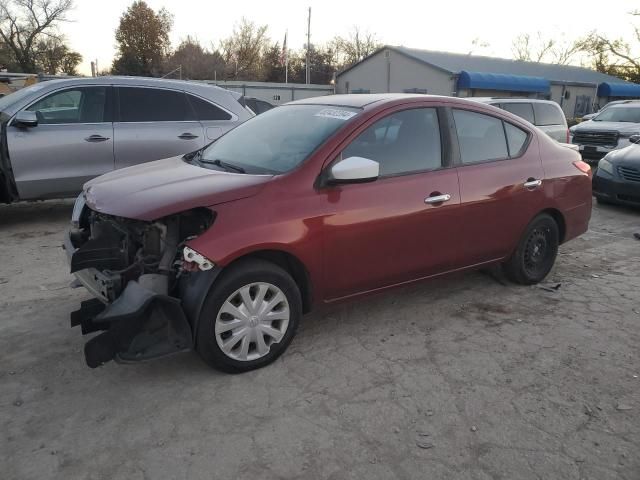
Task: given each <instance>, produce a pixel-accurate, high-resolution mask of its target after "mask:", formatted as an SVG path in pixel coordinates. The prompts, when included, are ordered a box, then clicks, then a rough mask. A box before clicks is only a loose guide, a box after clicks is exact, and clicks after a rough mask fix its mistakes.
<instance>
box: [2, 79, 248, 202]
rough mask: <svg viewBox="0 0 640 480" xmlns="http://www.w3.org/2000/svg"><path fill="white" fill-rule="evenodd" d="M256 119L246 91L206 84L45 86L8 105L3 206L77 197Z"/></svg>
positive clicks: (81, 82) (77, 82)
mask: <svg viewBox="0 0 640 480" xmlns="http://www.w3.org/2000/svg"><path fill="white" fill-rule="evenodd" d="M252 116H253V114H252V113H251V112H250V111H249V110H248V109H246V108H245V107H244V101H243V98H242V96H241V95H240V94H239V93H236V92H231V91H229V90H224V89H222V88H218V87H214V86H211V85H206V84H202V83H195V82H181V81H177V80H162V79H151V78H133V77H98V78H84V79H83V78H75V79H63V80H52V81H48V82H42V83H38V84H36V85H33V86H31V87H27V88H24V89H22V90H19V91H17V92H15V93H12V94H10V95H7V96H6V97H4V98H2V99H0V125H1V130H0V131H1V148H0V201H4V202H13V201H18V200H36V199H46V198H63V197H73V196H76V195H77V194H78V192H80V191H81V190H82V185H83V184H84V183H85V182H87V181H88V180H90V179H92V178H94V177H97V176H98V175H102V174H103V173H107V172H110V171H112V170H115V169H118V168H123V167H128V166H130V165H135V164H138V163H143V162H149V161H151V160H158V159H161V158H167V157H172V156H176V155H181V154H185V153H188V152H193V151H195V150H198V149H200V148H202V147H204V146H205V145H207V144H208V143H210V142H211V141H213V140H215V139H216V138H218V137H219V136H220V135H222V134H223V133H225V132H227V131H228V130H230V129H232V128H233V127H235V126H236V125H238V124H240V123H242V122H244V121H245V120H248V119H249V118H251V117H252Z"/></svg>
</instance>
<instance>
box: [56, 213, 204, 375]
mask: <svg viewBox="0 0 640 480" xmlns="http://www.w3.org/2000/svg"><path fill="white" fill-rule="evenodd" d="M214 217H215V214H214V212H212V211H211V210H209V209H207V208H196V209H193V210H189V211H187V212H182V213H179V214H175V215H170V216H168V217H165V218H162V219H159V220H156V221H152V222H145V221H140V220H132V219H127V218H123V217H116V216H112V215H107V214H103V213H100V212H96V211H94V210H91V209H90V208H88V207H87V206H86V205H85V204H84V202H83V201H79V203H78V202H77V203H76V208H75V209H74V217H73V219H72V228H71V230H70V231H69V235H68V238H67V241H66V242H65V249H66V250H67V254H68V256H69V261H70V266H71V273H75V274H76V277H77V278H78V280H79V281H80V282H81V283H82V284H83V285H84V286H85V287H86V288H87V289H88V290H89V291H90V292H91V293H93V295H94V296H95V297H96V298H95V299H92V300H88V301H85V302H82V305H81V308H80V310H77V311H75V312H73V313H72V314H71V325H72V326H78V325H79V326H81V328H82V333H83V334H88V333H92V332H96V331H102V332H103V333H101V334H100V335H97V336H95V337H93V338H91V339H90V340H89V341H88V342H87V344H86V345H85V357H86V360H87V364H88V365H89V366H90V367H97V366H99V365H102V364H103V363H105V362H107V361H109V360H111V359H116V360H118V361H121V362H133V361H140V360H146V359H150V358H155V357H158V356H162V355H166V354H169V353H173V352H176V351H181V350H186V349H189V348H191V346H192V325H191V323H192V320H190V319H188V318H187V314H186V313H185V311H184V309H183V305H182V298H181V297H182V295H181V293H180V284H181V281H182V283H183V285H184V281H185V278H186V277H189V276H191V275H192V274H196V273H201V272H207V271H211V270H212V269H213V268H214V264H213V263H212V262H211V261H209V260H208V259H206V258H205V257H203V256H202V255H200V254H199V253H197V252H195V251H194V250H192V249H190V248H189V247H187V246H186V245H185V244H186V242H188V241H189V240H191V239H193V238H195V237H197V236H198V235H200V234H201V233H202V232H204V231H206V230H207V229H208V228H209V227H210V226H211V224H212V223H213V221H214Z"/></svg>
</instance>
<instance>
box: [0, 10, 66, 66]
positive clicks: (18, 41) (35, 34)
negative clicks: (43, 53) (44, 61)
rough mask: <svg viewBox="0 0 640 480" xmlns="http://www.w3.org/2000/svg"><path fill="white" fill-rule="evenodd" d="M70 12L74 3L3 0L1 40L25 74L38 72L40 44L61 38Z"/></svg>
mask: <svg viewBox="0 0 640 480" xmlns="http://www.w3.org/2000/svg"><path fill="white" fill-rule="evenodd" d="M71 8H73V0H0V38H1V39H2V41H3V43H4V44H5V45H6V46H7V47H8V48H9V50H10V51H11V53H12V55H13V56H14V57H15V61H16V64H17V65H18V66H19V68H20V69H21V70H22V71H23V72H27V73H34V72H35V71H36V69H37V52H36V46H37V44H38V41H40V40H42V39H44V38H46V37H58V34H57V31H56V27H57V24H58V23H59V22H63V21H66V20H67V18H66V14H67V13H68V12H69V10H70V9H71Z"/></svg>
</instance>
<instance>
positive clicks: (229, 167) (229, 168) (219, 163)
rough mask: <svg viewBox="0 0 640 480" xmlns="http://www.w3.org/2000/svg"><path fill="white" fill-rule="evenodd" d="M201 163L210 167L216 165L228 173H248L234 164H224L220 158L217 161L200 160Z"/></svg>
mask: <svg viewBox="0 0 640 480" xmlns="http://www.w3.org/2000/svg"><path fill="white" fill-rule="evenodd" d="M199 162H200V163H207V164H209V165H215V166H217V167H221V168H224V169H225V170H227V171H232V172H238V173H247V172H246V171H245V169H244V168H242V167H239V166H238V165H234V164H233V163H229V162H224V161H222V160H220V159H218V158H216V159H215V160H203V159H200V160H199Z"/></svg>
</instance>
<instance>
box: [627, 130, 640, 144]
mask: <svg viewBox="0 0 640 480" xmlns="http://www.w3.org/2000/svg"><path fill="white" fill-rule="evenodd" d="M629 142H630V143H635V144H636V145H637V144H639V143H640V134H638V133H636V134H635V135H631V136H630V137H629Z"/></svg>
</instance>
